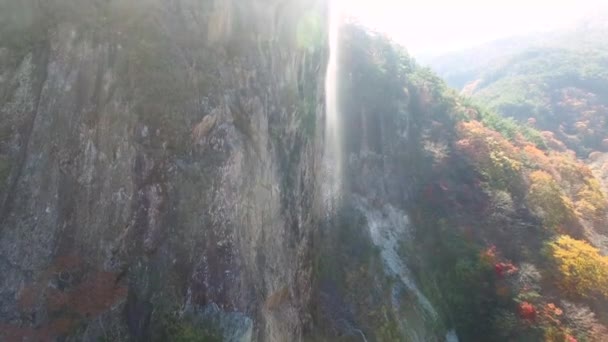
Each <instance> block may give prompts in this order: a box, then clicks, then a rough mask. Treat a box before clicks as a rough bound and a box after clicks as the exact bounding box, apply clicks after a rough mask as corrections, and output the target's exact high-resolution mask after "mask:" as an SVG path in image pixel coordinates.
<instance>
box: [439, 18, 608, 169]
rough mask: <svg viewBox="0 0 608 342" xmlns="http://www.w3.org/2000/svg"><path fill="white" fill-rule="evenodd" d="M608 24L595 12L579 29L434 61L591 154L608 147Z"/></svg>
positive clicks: (470, 89)
mask: <svg viewBox="0 0 608 342" xmlns="http://www.w3.org/2000/svg"><path fill="white" fill-rule="evenodd" d="M600 17H601V16H600ZM605 26H606V25H605V24H603V21H601V20H598V19H594V20H591V21H587V22H585V24H584V25H581V26H580V27H579V28H578V29H576V30H574V31H567V32H566V31H564V32H554V33H547V34H542V35H536V36H533V37H526V38H513V39H507V40H501V41H496V42H493V43H489V44H486V45H483V46H480V47H478V48H474V49H470V50H468V51H464V52H460V53H455V54H451V55H446V56H442V57H440V58H437V59H435V60H433V61H430V62H429V64H430V65H431V66H432V68H433V69H435V70H436V71H437V72H438V73H439V74H440V75H441V76H443V77H445V79H446V80H447V82H448V83H449V84H450V85H451V86H453V87H456V88H458V89H461V90H462V92H463V93H464V94H465V95H467V96H471V97H474V98H475V99H476V100H478V101H479V102H481V103H482V104H484V105H487V106H488V107H490V108H492V109H495V110H496V111H497V112H499V113H501V114H503V115H504V116H507V117H513V118H515V119H517V120H520V121H522V122H528V123H529V124H530V125H533V126H534V127H535V128H538V129H540V130H543V131H550V132H552V133H553V134H555V135H556V137H557V138H558V139H559V140H562V141H563V142H564V143H565V144H566V145H567V147H568V148H570V149H572V150H574V151H575V152H577V154H578V155H579V156H581V157H586V156H587V155H588V154H589V153H590V152H593V151H608V140H607V139H606V138H608V121H607V116H608V40H607V39H606V38H605V37H607V34H608V29H607V28H606V27H605Z"/></svg>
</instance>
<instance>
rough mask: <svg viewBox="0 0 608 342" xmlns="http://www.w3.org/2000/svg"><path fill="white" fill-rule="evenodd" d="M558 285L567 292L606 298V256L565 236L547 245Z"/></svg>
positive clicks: (607, 278) (607, 282)
mask: <svg viewBox="0 0 608 342" xmlns="http://www.w3.org/2000/svg"><path fill="white" fill-rule="evenodd" d="M547 250H548V254H549V255H550V257H551V259H552V260H553V262H554V264H555V267H556V269H557V273H558V275H559V278H558V281H559V285H560V287H561V288H562V289H563V290H564V291H565V292H566V293H568V294H569V295H572V296H582V297H594V296H598V295H599V296H603V297H605V298H608V257H606V256H602V255H601V254H600V253H599V250H598V249H597V248H595V247H593V246H591V245H590V244H588V243H587V242H585V241H582V240H576V239H573V238H571V237H569V236H567V235H561V236H559V237H558V238H557V239H556V240H555V241H553V242H550V243H548V244H547Z"/></svg>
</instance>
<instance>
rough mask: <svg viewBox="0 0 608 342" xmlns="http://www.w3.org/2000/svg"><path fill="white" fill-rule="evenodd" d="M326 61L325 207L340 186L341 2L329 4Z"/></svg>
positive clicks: (338, 192)
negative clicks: (339, 91)
mask: <svg viewBox="0 0 608 342" xmlns="http://www.w3.org/2000/svg"><path fill="white" fill-rule="evenodd" d="M328 17H329V60H328V63H327V73H326V75H325V146H324V156H323V158H324V164H325V181H324V193H325V196H324V197H325V201H326V204H328V205H330V206H331V205H332V204H333V203H334V202H335V201H336V200H337V199H338V198H339V196H340V189H341V187H342V157H343V153H342V136H341V124H342V123H341V122H340V121H341V117H340V108H339V98H338V86H339V84H338V80H339V65H338V57H339V32H340V25H341V21H342V6H341V0H331V1H330V2H329V16H328Z"/></svg>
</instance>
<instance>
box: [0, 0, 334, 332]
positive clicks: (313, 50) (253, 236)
mask: <svg viewBox="0 0 608 342" xmlns="http://www.w3.org/2000/svg"><path fill="white" fill-rule="evenodd" d="M2 6H7V8H9V7H10V6H12V7H10V8H9V9H8V10H6V11H5V10H1V12H2V13H3V14H2V16H6V15H5V14H4V13H10V14H9V16H10V15H13V14H18V15H17V17H18V18H20V22H18V23H17V22H15V21H13V20H12V19H10V18H8V19H7V18H4V17H3V18H2V19H3V21H2V26H1V27H2V28H3V30H5V31H6V32H8V33H6V32H5V33H3V37H5V36H4V34H6V37H8V36H9V35H10V36H14V35H19V34H21V36H20V37H24V39H19V40H15V39H12V40H11V39H2V40H1V41H0V44H3V46H0V96H1V97H0V98H1V99H2V100H1V101H0V273H1V274H2V277H1V279H0V327H1V328H0V336H1V337H0V339H2V340H8V341H12V340H22V339H28V338H29V339H30V340H37V339H39V338H48V339H51V340H56V339H60V338H67V339H68V340H89V341H97V340H99V339H100V338H101V339H105V340H108V341H114V340H126V339H129V338H130V339H133V340H141V341H147V340H150V339H159V340H170V339H171V338H170V337H168V336H167V334H169V333H172V334H176V335H177V336H181V335H183V334H187V333H188V331H189V329H190V330H191V329H195V328H196V329H199V328H198V326H199V325H197V324H196V321H197V320H201V319H202V320H205V318H209V319H206V320H207V321H213V322H215V323H217V324H215V329H216V330H217V331H211V330H213V329H207V330H204V333H206V334H209V335H210V336H211V335H213V336H215V337H217V338H219V339H224V340H231V341H240V340H251V339H253V340H260V341H297V340H298V339H300V338H301V336H302V332H303V329H304V327H305V326H306V324H308V321H309V319H310V317H309V316H310V315H309V314H308V313H307V311H306V310H307V305H308V303H309V300H310V296H311V258H310V256H309V254H310V243H311V234H312V231H313V227H314V225H315V222H316V215H315V211H314V207H315V203H314V201H315V193H316V189H315V184H317V183H316V182H315V177H316V174H317V164H318V160H320V159H319V157H318V153H316V152H317V151H318V149H319V147H318V146H319V144H321V142H320V141H315V139H314V137H315V136H322V135H319V134H314V132H315V130H316V129H320V128H318V127H317V126H318V124H317V121H318V119H317V118H321V117H322V108H323V105H322V103H323V101H322V97H321V95H322V93H323V92H322V85H323V74H324V68H325V60H326V56H325V55H324V54H325V49H324V48H323V45H324V39H325V38H324V37H323V35H322V34H319V32H321V31H322V30H323V27H322V25H323V22H324V20H323V19H322V18H320V17H319V16H320V15H319V13H323V12H324V9H323V7H324V6H323V4H320V3H316V2H315V1H314V0H294V1H278V0H271V1H262V0H250V1H241V0H238V1H237V0H216V1H212V0H207V1H194V0H176V1H160V0H146V1H137V2H136V1H126V2H115V1H107V2H103V1H71V0H64V1H62V0H55V1H49V2H47V3H45V4H41V3H39V2H36V1H31V2H27V1H24V2H23V4H22V6H20V5H14V4H12V5H9V4H4V2H3V3H2ZM11 25H12V26H11ZM9 28H10V29H9ZM30 35H31V37H35V38H36V39H26V37H28V38H29V37H30ZM15 41H18V43H15ZM24 41H25V42H26V43H23V42H24ZM187 317H195V318H192V319H190V320H189V321H188V322H187V323H180V322H182V321H183V320H185V319H186V318H187ZM175 322H178V323H175ZM193 326H194V327H195V328H192V327H193ZM201 329H202V328H201ZM180 334H181V335H180Z"/></svg>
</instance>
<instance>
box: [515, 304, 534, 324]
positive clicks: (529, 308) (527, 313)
mask: <svg viewBox="0 0 608 342" xmlns="http://www.w3.org/2000/svg"><path fill="white" fill-rule="evenodd" d="M519 316H520V317H521V318H523V319H528V320H533V319H534V318H536V308H535V307H534V305H532V304H530V303H528V302H522V303H520V304H519Z"/></svg>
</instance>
